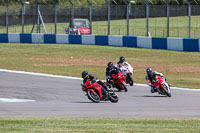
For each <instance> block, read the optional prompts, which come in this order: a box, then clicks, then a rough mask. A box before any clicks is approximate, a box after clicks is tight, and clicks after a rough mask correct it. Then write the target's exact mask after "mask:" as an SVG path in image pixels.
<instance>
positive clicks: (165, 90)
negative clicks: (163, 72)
mask: <svg viewBox="0 0 200 133" xmlns="http://www.w3.org/2000/svg"><path fill="white" fill-rule="evenodd" d="M153 86H154V87H155V88H157V91H158V93H159V94H161V95H167V96H168V97H171V90H170V85H169V84H168V83H167V82H166V81H165V78H164V77H162V76H159V75H157V76H156V79H155V80H153Z"/></svg>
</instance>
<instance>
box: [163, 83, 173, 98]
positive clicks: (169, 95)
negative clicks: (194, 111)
mask: <svg viewBox="0 0 200 133" xmlns="http://www.w3.org/2000/svg"><path fill="white" fill-rule="evenodd" d="M165 87H166V86H165V85H164V86H163V87H162V89H163V90H164V92H165V94H166V95H167V96H168V97H171V92H170V88H168V89H169V90H167V89H166V88H165Z"/></svg>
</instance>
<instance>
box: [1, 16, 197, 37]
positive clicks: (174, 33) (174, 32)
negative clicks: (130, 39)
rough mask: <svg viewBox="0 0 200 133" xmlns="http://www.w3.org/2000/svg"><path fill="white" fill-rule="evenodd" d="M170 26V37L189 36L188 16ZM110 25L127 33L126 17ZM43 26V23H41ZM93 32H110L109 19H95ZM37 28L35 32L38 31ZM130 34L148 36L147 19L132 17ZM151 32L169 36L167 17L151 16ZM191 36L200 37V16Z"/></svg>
mask: <svg viewBox="0 0 200 133" xmlns="http://www.w3.org/2000/svg"><path fill="white" fill-rule="evenodd" d="M169 23H170V27H169V30H170V32H169V36H170V37H182V38H187V37H188V17H186V16H184V17H170V22H169ZM110 24H111V27H110V34H111V35H126V34H127V26H126V19H123V20H112V21H111V23H110ZM68 25H69V24H68V23H58V24H57V33H58V34H63V33H65V32H64V28H67V27H68ZM41 26H42V25H41ZM45 26H46V29H47V33H55V31H54V24H53V23H52V24H51V23H49V24H45ZM92 27H93V34H96V35H105V34H107V33H108V28H107V27H108V22H107V21H94V22H93V23H92ZM36 28H37V26H35V30H34V33H36ZM31 29H32V25H25V29H24V30H25V33H30V32H31ZM129 31H130V33H129V35H132V36H146V19H145V18H141V19H130V27H129ZM5 32H6V27H1V28H0V33H5ZM21 32H22V28H21V26H20V25H17V26H10V27H9V33H21ZM41 32H42V33H44V29H43V27H41ZM149 32H150V34H151V36H153V37H166V36H167V18H166V17H157V18H149ZM191 38H200V16H192V17H191Z"/></svg>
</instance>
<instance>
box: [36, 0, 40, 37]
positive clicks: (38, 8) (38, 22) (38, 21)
mask: <svg viewBox="0 0 200 133" xmlns="http://www.w3.org/2000/svg"><path fill="white" fill-rule="evenodd" d="M35 4H37V9H36V15H37V33H40V15H39V11H40V3H39V2H38V0H35Z"/></svg>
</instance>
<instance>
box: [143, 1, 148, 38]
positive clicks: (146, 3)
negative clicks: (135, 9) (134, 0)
mask: <svg viewBox="0 0 200 133" xmlns="http://www.w3.org/2000/svg"><path fill="white" fill-rule="evenodd" d="M143 1H144V3H145V5H146V19H147V22H146V36H148V35H149V3H148V2H146V0H143Z"/></svg>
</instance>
